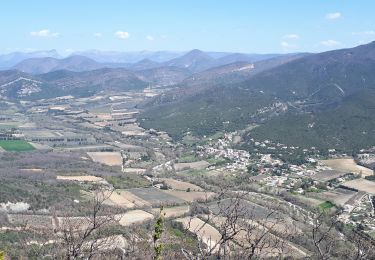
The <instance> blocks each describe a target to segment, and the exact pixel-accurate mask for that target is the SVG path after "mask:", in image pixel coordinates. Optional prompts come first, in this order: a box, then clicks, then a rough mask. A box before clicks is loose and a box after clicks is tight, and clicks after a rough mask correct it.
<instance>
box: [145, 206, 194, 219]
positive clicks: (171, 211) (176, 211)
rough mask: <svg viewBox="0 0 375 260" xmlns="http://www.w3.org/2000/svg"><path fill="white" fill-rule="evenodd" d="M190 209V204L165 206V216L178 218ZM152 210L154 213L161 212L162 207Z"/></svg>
mask: <svg viewBox="0 0 375 260" xmlns="http://www.w3.org/2000/svg"><path fill="white" fill-rule="evenodd" d="M189 209H190V207H189V206H177V207H171V208H164V209H163V213H165V215H164V216H165V217H166V218H177V217H181V216H182V215H184V214H186V213H188V212H189ZM152 212H153V213H154V214H159V212H160V209H158V208H155V209H152Z"/></svg>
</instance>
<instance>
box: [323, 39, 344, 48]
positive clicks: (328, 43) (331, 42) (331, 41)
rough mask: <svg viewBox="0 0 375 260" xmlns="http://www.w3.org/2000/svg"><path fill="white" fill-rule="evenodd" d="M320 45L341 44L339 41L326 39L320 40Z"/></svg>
mask: <svg viewBox="0 0 375 260" xmlns="http://www.w3.org/2000/svg"><path fill="white" fill-rule="evenodd" d="M320 45H323V46H326V47H332V46H337V45H341V42H338V41H335V40H326V41H321V42H320Z"/></svg>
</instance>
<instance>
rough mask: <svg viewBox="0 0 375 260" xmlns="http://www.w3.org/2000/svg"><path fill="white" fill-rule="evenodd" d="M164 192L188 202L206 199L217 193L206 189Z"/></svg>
mask: <svg viewBox="0 0 375 260" xmlns="http://www.w3.org/2000/svg"><path fill="white" fill-rule="evenodd" d="M163 192H165V193H167V194H169V195H172V196H174V197H177V198H179V199H182V200H184V201H188V202H192V201H195V200H205V199H208V198H210V197H212V196H213V195H215V193H213V192H204V191H191V192H186V191H179V190H163Z"/></svg>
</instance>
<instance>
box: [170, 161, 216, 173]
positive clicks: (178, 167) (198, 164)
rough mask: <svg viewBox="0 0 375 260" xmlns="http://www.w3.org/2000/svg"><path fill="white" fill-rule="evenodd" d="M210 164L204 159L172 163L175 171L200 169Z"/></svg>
mask: <svg viewBox="0 0 375 260" xmlns="http://www.w3.org/2000/svg"><path fill="white" fill-rule="evenodd" d="M209 165H210V164H209V163H208V162H206V161H198V162H190V163H176V164H175V165H174V169H175V170H176V171H183V170H189V169H192V170H202V169H205V168H206V167H208V166H209Z"/></svg>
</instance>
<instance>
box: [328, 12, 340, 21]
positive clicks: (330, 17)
mask: <svg viewBox="0 0 375 260" xmlns="http://www.w3.org/2000/svg"><path fill="white" fill-rule="evenodd" d="M341 17H342V15H341V13H339V12H336V13H329V14H326V19H328V20H336V19H339V18H341Z"/></svg>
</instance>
